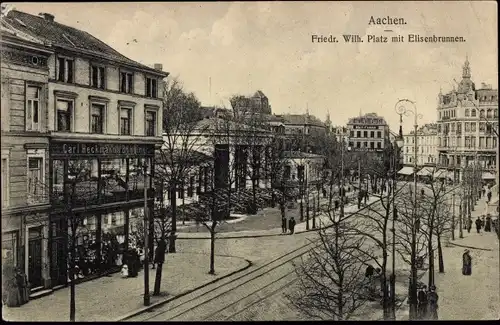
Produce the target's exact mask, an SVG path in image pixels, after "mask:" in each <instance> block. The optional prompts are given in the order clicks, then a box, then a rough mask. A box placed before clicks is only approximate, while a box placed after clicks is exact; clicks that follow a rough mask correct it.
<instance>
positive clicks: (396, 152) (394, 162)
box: [390, 116, 404, 320]
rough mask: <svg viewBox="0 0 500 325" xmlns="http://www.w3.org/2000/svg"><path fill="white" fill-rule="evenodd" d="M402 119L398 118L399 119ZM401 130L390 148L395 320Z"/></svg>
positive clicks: (392, 300)
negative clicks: (397, 204)
mask: <svg viewBox="0 0 500 325" xmlns="http://www.w3.org/2000/svg"><path fill="white" fill-rule="evenodd" d="M401 118H402V117H401V116H400V119H401ZM403 144H404V139H403V128H402V126H401V125H400V128H399V136H398V137H397V138H396V141H395V144H394V145H393V147H392V149H393V150H392V158H393V159H392V209H393V210H392V229H391V232H392V276H391V283H390V284H391V317H392V319H393V320H396V295H395V292H396V220H397V216H398V211H397V209H396V187H397V177H396V173H397V171H398V169H399V158H400V157H399V150H400V148H402V147H403Z"/></svg>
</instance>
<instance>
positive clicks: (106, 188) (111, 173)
mask: <svg viewBox="0 0 500 325" xmlns="http://www.w3.org/2000/svg"><path fill="white" fill-rule="evenodd" d="M101 183H102V185H103V201H104V203H108V202H120V201H125V200H126V192H127V161H126V159H125V158H123V159H120V158H115V159H103V160H102V161H101Z"/></svg>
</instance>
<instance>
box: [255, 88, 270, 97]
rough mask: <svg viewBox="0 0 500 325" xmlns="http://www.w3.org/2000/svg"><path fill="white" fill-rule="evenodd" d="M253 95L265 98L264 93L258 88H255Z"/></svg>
mask: <svg viewBox="0 0 500 325" xmlns="http://www.w3.org/2000/svg"><path fill="white" fill-rule="evenodd" d="M253 97H258V98H267V97H266V95H264V93H263V92H262V91H260V90H257V91H256V92H255V94H254V95H253Z"/></svg>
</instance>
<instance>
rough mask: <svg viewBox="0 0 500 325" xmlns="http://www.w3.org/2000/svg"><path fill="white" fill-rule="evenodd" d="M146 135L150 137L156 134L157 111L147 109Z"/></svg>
mask: <svg viewBox="0 0 500 325" xmlns="http://www.w3.org/2000/svg"><path fill="white" fill-rule="evenodd" d="M145 135H146V136H149V137H154V136H156V112H154V111H150V110H147V111H146V126H145Z"/></svg>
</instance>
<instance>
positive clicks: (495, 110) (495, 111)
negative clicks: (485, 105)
mask: <svg viewBox="0 0 500 325" xmlns="http://www.w3.org/2000/svg"><path fill="white" fill-rule="evenodd" d="M493 117H494V118H497V117H498V109H494V110H493Z"/></svg>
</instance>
